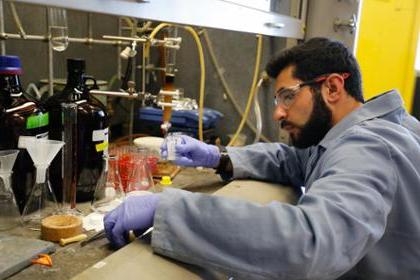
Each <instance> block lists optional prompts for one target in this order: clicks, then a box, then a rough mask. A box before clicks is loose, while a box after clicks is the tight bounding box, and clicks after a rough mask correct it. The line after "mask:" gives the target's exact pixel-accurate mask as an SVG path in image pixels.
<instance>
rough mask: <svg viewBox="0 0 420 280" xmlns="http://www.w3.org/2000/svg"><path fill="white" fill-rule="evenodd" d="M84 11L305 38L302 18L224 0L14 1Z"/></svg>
mask: <svg viewBox="0 0 420 280" xmlns="http://www.w3.org/2000/svg"><path fill="white" fill-rule="evenodd" d="M14 1H16V2H24V3H30V4H38V5H47V6H56V7H62V8H67V9H73V10H80V11H85V12H95V13H102V14H110V15H117V16H128V17H134V18H141V19H145V20H153V21H164V22H169V23H178V24H186V25H193V26H200V27H210V28H217V29H225V30H232V31H240V32H247V33H255V34H262V35H269V36H275V37H286V38H295V39H303V37H304V29H303V24H302V21H301V20H300V19H296V18H293V17H290V16H284V15H280V14H276V13H271V12H265V11H261V10H258V9H253V8H249V7H245V6H242V5H238V4H235V3H232V2H227V1H223V0H199V1H198V0H166V1H158V0H149V1H147V2H146V1H138V0H106V1H105V0H67V1H63V0H14Z"/></svg>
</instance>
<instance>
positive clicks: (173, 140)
mask: <svg viewBox="0 0 420 280" xmlns="http://www.w3.org/2000/svg"><path fill="white" fill-rule="evenodd" d="M182 135H184V134H183V133H182V132H170V133H168V135H167V136H166V137H165V140H164V141H165V143H166V148H167V153H168V154H167V157H166V160H170V161H173V160H175V158H176V145H177V144H180V143H181V141H182V138H181V136H182Z"/></svg>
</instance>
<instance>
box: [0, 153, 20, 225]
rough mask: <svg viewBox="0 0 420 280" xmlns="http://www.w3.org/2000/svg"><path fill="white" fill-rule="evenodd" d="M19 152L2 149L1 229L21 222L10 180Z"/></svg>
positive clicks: (0, 165)
mask: <svg viewBox="0 0 420 280" xmlns="http://www.w3.org/2000/svg"><path fill="white" fill-rule="evenodd" d="M18 153H19V150H4V151H0V230H7V229H11V228H13V227H15V226H17V225H18V224H19V222H20V219H19V218H20V213H19V208H18V206H17V204H16V199H15V195H14V194H13V190H12V186H11V181H10V178H11V175H12V168H13V165H14V163H15V160H16V157H17V155H18Z"/></svg>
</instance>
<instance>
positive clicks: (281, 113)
mask: <svg viewBox="0 0 420 280" xmlns="http://www.w3.org/2000/svg"><path fill="white" fill-rule="evenodd" d="M286 116H287V111H286V110H285V108H283V106H282V104H278V105H277V106H276V107H275V108H274V112H273V120H275V121H282V120H284V119H285V118H286Z"/></svg>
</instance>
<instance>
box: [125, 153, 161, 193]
mask: <svg viewBox="0 0 420 280" xmlns="http://www.w3.org/2000/svg"><path fill="white" fill-rule="evenodd" d="M132 165H133V170H132V173H131V176H130V179H129V181H128V186H127V191H126V193H127V195H136V194H138V193H139V192H143V191H152V192H154V187H155V184H154V182H153V177H152V172H151V171H150V166H149V163H148V162H147V158H146V157H145V156H144V155H141V154H138V155H135V156H134V157H133V163H132Z"/></svg>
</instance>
